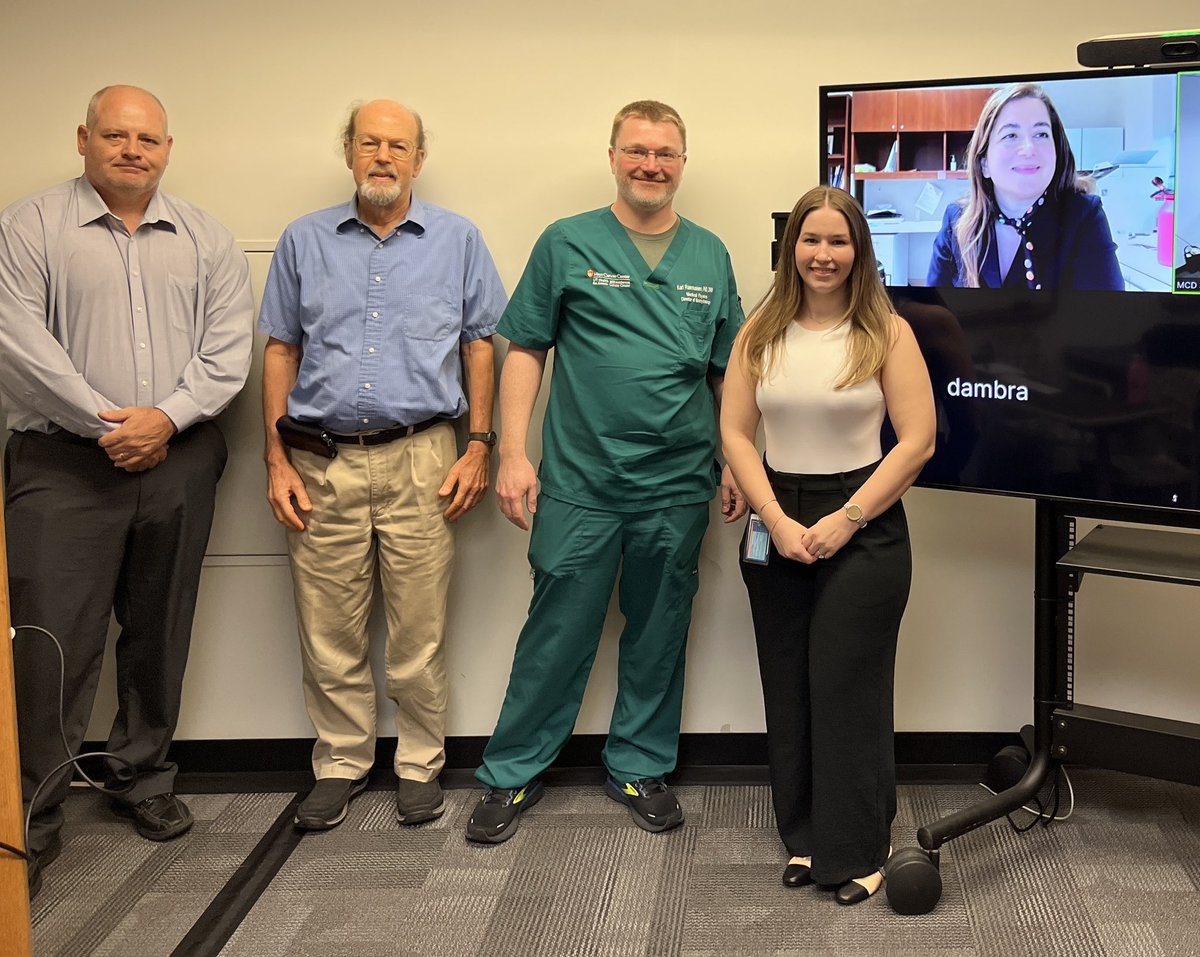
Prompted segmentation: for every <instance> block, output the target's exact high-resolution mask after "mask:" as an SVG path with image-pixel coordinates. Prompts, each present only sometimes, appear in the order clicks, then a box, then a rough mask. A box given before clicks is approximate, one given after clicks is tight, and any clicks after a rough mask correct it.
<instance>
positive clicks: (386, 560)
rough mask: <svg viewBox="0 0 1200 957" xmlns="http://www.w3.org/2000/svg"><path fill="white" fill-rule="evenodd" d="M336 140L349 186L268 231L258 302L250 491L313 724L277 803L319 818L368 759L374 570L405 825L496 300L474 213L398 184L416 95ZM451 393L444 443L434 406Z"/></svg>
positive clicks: (424, 751) (479, 448)
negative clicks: (290, 791)
mask: <svg viewBox="0 0 1200 957" xmlns="http://www.w3.org/2000/svg"><path fill="white" fill-rule="evenodd" d="M343 142H344V147H345V155H346V165H347V166H348V167H349V168H350V170H351V172H352V173H353V174H354V182H355V184H356V186H357V191H356V195H355V197H354V199H353V200H351V201H350V202H348V203H346V204H344V205H341V206H335V207H332V208H331V209H326V210H322V211H320V212H317V213H313V214H311V215H309V216H305V217H304V218H303V219H300V220H298V221H296V222H295V223H293V224H292V225H291V226H289V227H288V228H287V230H285V232H284V234H283V236H282V237H281V239H280V241H279V245H278V247H277V248H276V250H275V258H274V260H273V261H272V263H271V272H270V275H269V277H268V279H267V289H266V294H265V296H264V298H263V305H262V311H261V315H260V320H259V326H260V328H261V329H262V331H263V332H265V333H266V334H267V335H268V336H269V337H270V338H269V340H268V342H267V346H266V352H265V354H264V365H263V410H264V413H265V418H266V434H267V445H266V460H267V473H268V491H267V497H268V499H269V500H270V503H271V508H272V510H273V511H274V513H275V517H276V519H278V520H279V522H280V523H281V524H283V525H284V527H285V528H287V530H288V549H289V554H290V558H291V564H292V580H293V585H294V588H295V595H296V615H297V620H298V623H299V629H300V643H301V652H302V657H303V665H304V695H305V701H306V703H307V706H308V713H309V717H310V718H311V719H312V722H313V724H314V725H315V727H316V731H317V744H316V747H315V748H314V751H313V772H314V774H315V775H316V778H317V783H316V786H315V787H314V788H313V790H312V792H311V793H310V794H309V795H308V797H307V798H306V799H305V800H304V802H303V803H301V805H300V807H299V809H298V810H297V813H296V819H295V823H296V826H297V827H298V828H301V829H304V830H323V829H326V828H330V827H334V826H335V825H337V824H339V823H340V822H341V821H342V819H343V818H344V817H345V816H346V811H347V808H348V805H349V802H350V799H351V798H353V797H354V796H355V795H356V794H358V793H360V792H361V791H362V790H363V789H364V788H365V787H366V783H367V772H368V771H370V769H371V766H372V764H373V762H374V758H375V726H376V716H375V687H374V681H373V678H372V675H371V667H370V663H369V661H368V658H367V646H368V639H367V618H368V615H369V613H370V610H371V599H372V592H373V587H374V585H373V582H374V576H375V572H376V570H377V569H378V572H379V576H380V583H381V585H382V588H383V600H384V607H385V610H386V613H387V622H388V642H387V653H386V660H387V683H386V687H387V693H388V696H389V697H390V698H391V699H392V700H393V701H394V702H395V703H396V708H397V712H396V731H397V735H398V738H399V743H398V746H397V750H396V756H395V770H396V776H397V777H398V778H399V788H398V791H397V797H396V810H397V817H398V818H399V820H400V821H401V822H402V823H404V824H416V823H419V822H421V821H428V820H431V819H432V818H435V817H437V816H438V815H440V814H441V813H442V811H443V808H444V802H443V799H442V791H441V787H440V786H439V784H438V781H437V778H438V774H439V773H440V772H441V769H442V765H443V763H444V762H445V751H444V739H445V714H446V683H447V682H446V669H445V663H444V659H443V654H442V640H443V636H444V633H445V608H446V595H447V589H448V585H449V579H450V567H451V562H452V559H453V552H454V540H453V537H452V533H451V532H452V530H451V524H452V523H453V522H455V521H457V520H458V519H459V518H461V517H462V516H463V515H465V514H466V513H467V512H468V511H470V510H471V509H472V508H474V507H475V505H477V504H478V503H479V502H480V501H481V500H482V498H483V496H484V494H485V492H486V489H487V484H488V475H489V464H490V456H491V449H492V446H493V444H494V443H495V433H493V432H492V407H493V395H494V371H493V356H492V333H493V332H494V331H495V328H496V324H497V323H498V322H499V319H500V315H501V314H502V313H503V311H504V307H505V305H506V304H507V297H506V296H505V294H504V289H503V287H502V286H501V284H500V278H499V276H498V275H497V273H496V267H495V265H494V264H493V263H492V258H491V255H490V254H489V253H488V250H487V247H486V245H485V244H484V241H483V236H482V235H481V234H480V232H479V230H478V229H477V228H476V227H475V226H474V225H473V224H471V223H470V222H468V221H467V220H466V219H463V218H462V217H461V216H458V215H456V214H454V213H452V212H449V211H448V210H445V209H441V208H439V207H437V206H433V205H430V204H428V203H422V202H420V201H419V200H418V199H417V198H416V197H415V196H414V195H413V192H412V182H413V180H414V179H416V178H417V177H418V176H419V175H420V173H421V168H422V166H423V164H424V162H425V133H424V127H423V125H422V123H421V119H420V117H419V116H418V115H417V114H416V113H414V112H412V111H411V110H409V109H407V108H406V107H404V106H402V105H400V104H399V103H395V102H392V101H389V100H376V101H373V102H371V103H367V104H365V105H363V106H360V107H358V108H357V109H355V110H354V111H353V112H352V113H351V115H350V120H349V122H348V124H347V126H346V130H345V133H344V137H343ZM464 372H465V383H464V381H463V379H464V376H463V373H464ZM464 385H465V390H464ZM468 399H469V401H468ZM468 411H469V416H470V432H469V438H468V442H467V448H466V452H465V453H464V454H463V455H462V456H461V457H459V455H458V452H457V447H456V444H455V435H454V430H453V428H452V427H451V421H452V420H453V419H456V418H458V417H459V416H461V415H463V414H464V413H466V412H468ZM285 415H287V416H289V417H290V419H288V420H287V421H289V422H298V423H299V424H300V428H302V429H304V428H307V429H308V430H309V431H310V432H312V433H313V434H314V435H317V436H319V438H317V439H314V440H313V441H312V442H308V443H305V442H303V441H301V442H299V443H297V440H296V439H295V436H294V434H293V433H290V432H289V430H288V429H287V427H286V423H285V428H284V435H283V436H281V434H280V429H279V427H278V423H279V420H280V419H281V418H282V417H283V416H285ZM288 443H291V445H290V447H289V444H288ZM313 449H316V450H317V451H313Z"/></svg>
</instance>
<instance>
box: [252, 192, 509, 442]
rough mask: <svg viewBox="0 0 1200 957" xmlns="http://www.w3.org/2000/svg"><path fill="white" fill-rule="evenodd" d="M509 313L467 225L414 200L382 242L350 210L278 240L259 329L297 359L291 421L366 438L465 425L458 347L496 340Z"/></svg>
mask: <svg viewBox="0 0 1200 957" xmlns="http://www.w3.org/2000/svg"><path fill="white" fill-rule="evenodd" d="M507 304H508V297H507V296H506V295H505V292H504V287H503V285H502V284H501V282H500V276H499V274H498V273H497V272H496V266H495V264H494V263H493V262H492V257H491V253H489V252H488V249H487V246H486V244H485V243H484V241H483V235H482V234H481V233H480V232H479V230H478V229H477V228H476V227H475V225H474V224H473V223H471V222H470V221H469V220H467V219H464V218H463V217H462V216H459V215H457V214H456V213H452V212H450V211H449V210H446V209H442V208H441V207H438V206H434V205H432V204H429V203H421V202H420V201H419V200H417V198H416V197H415V196H414V197H413V200H412V206H411V207H410V208H409V211H408V217H407V218H406V219H405V220H404V222H402V223H401V224H400V225H399V226H398V227H396V229H395V230H394V231H393V232H392V233H391V234H390V235H389V236H387V237H386V238H385V239H383V240H380V239H379V237H378V236H376V235H375V234H374V233H373V232H372V231H371V230H370V228H368V227H367V226H366V225H365V224H364V223H362V222H360V221H359V219H358V215H357V209H356V207H355V203H354V201H353V200H351V201H350V202H349V203H344V204H342V205H340V206H334V207H331V208H329V209H324V210H321V211H320V212H317V213H312V214H310V215H308V216H305V217H304V218H302V219H299V220H297V221H296V222H294V223H292V224H291V225H290V226H289V227H288V228H287V229H286V230H285V231H284V234H283V236H282V237H281V238H280V240H279V245H278V246H277V247H276V249H275V257H274V259H273V260H272V262H271V271H270V274H269V275H268V277H267V288H266V293H265V294H264V296H263V303H262V309H261V311H260V313H259V329H261V330H262V331H263V332H265V333H266V334H267V335H269V336H272V337H273V338H275V339H279V340H282V341H283V342H288V343H293V344H296V343H298V344H300V345H301V346H302V348H303V350H304V354H303V358H302V360H301V363H300V370H299V374H298V375H297V378H296V386H295V388H294V389H293V390H292V393H291V395H290V396H289V397H288V413H289V414H290V415H292V416H295V417H296V418H299V419H306V420H309V421H314V422H320V423H322V424H323V425H324V426H325V427H326V428H329V429H333V430H334V431H338V432H364V431H371V430H374V429H381V428H386V427H388V426H392V425H415V424H416V423H418V422H423V421H425V420H426V419H431V418H434V417H435V416H445V417H447V418H456V417H457V416H460V415H462V414H463V413H464V412H465V411H466V410H467V399H466V396H465V394H464V392H463V385H462V363H461V359H460V354H459V347H460V345H461V344H462V343H465V342H472V341H474V340H476V339H482V338H485V337H487V336H490V335H492V333H493V332H495V331H496V324H497V323H498V322H499V321H500V316H501V315H502V314H503V312H504V308H505V306H506V305H507Z"/></svg>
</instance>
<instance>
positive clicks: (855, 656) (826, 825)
mask: <svg viewBox="0 0 1200 957" xmlns="http://www.w3.org/2000/svg"><path fill="white" fill-rule="evenodd" d="M874 469H875V466H874V465H870V466H866V467H864V468H861V469H856V470H855V471H853V472H846V473H844V474H836V475H792V474H786V473H782V472H775V471H773V470H772V469H770V468H768V469H767V475H768V477H769V478H770V480H771V487H772V489H773V490H774V494H775V497H776V499H777V500H778V501H779V504H780V506H782V508H783V510H784V512H786V513H787V514H788V515H789V516H790V517H792V518H794V519H796V520H798V521H799V522H801V523H802V524H805V525H811V524H814V523H815V522H816V521H817V520H818V519H820V518H822V517H823V516H825V515H828V514H829V513H831V512H834V511H836V510H838V509H840V508H841V506H842V505H843V504H844V503H845V502H847V501H850V500H852V498H853V496H854V493H855V492H856V491H857V490H858V488H859V487H860V486H861V485H862V484H863V483H864V482H865V481H866V480H867V479H868V478H869V477H870V475H871V473H872V472H873V471H874ZM743 541H744V539H743ZM741 566H742V578H743V579H744V580H745V582H746V589H747V591H748V592H749V595H750V608H751V612H752V614H753V618H754V632H755V636H756V639H757V642H758V661H759V669H760V672H761V676H762V686H763V697H764V699H765V703H766V716H767V749H768V758H769V761H770V766H771V790H772V797H773V800H774V804H775V817H776V821H777V824H778V827H779V834H780V836H781V837H782V838H783V843H784V845H785V846H786V847H787V850H788V853H789V854H791V855H792V856H795V857H811V858H812V876H813V880H815V881H817V882H818V883H821V884H841V883H844V882H845V881H847V880H850V879H851V878H854V877H863V876H865V875H867V874H870V873H872V872H873V871H875V870H877V869H878V868H879V867H881V866H882V865H883V863H884V862H885V861H886V860H887V854H888V844H889V835H890V832H891V824H892V819H893V818H894V817H895V816H896V767H895V750H894V746H893V721H892V692H893V683H894V674H895V665H896V636H897V633H898V631H899V628H900V618H901V616H902V615H903V613H904V606H905V604H906V603H907V601H908V591H909V584H910V579H911V573H912V560H911V555H910V553H909V546H908V525H907V523H906V522H905V518H904V510H903V508H902V507H901V505H900V503H899V502H897V503H896V504H895V505H893V506H892V507H891V508H890V509H888V510H887V511H886V512H884V513H883V514H882V515H880V516H878V517H877V518H875V519H874V520H872V521H871V522H870V523H869V524H868V525H867V527H866V528H864V529H861V530H859V531H858V532H856V533H855V534H854V537H853V538H851V539H850V541H849V542H848V543H847V544H846V545H845V546H844V547H843V548H842V549H841V551H839V552H837V553H836V554H834V555H833V556H832V557H831V558H829V559H828V560H825V561H817V562H814V563H813V564H811V565H805V564H803V563H802V562H795V561H790V560H789V559H786V558H784V557H782V556H781V555H780V554H779V553H778V552H777V551H776V550H775V548H774V546H773V545H772V547H771V550H770V557H769V559H768V562H767V564H766V565H753V564H750V563H748V562H745V561H742V562H741Z"/></svg>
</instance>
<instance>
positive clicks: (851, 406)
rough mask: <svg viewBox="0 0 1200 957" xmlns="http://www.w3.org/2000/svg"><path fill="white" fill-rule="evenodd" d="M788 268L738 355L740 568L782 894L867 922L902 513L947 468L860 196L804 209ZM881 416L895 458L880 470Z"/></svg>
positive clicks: (880, 822) (815, 201)
mask: <svg viewBox="0 0 1200 957" xmlns="http://www.w3.org/2000/svg"><path fill="white" fill-rule="evenodd" d="M780 250H781V251H782V253H781V255H780V258H779V267H778V269H777V271H776V273H775V282H774V285H773V286H772V288H771V291H770V292H769V293H768V294H767V296H766V297H765V298H764V299H763V301H762V302H760V303H759V304H758V306H757V307H756V308H755V309H754V311H753V313H752V314H751V316H750V319H749V321H747V323H746V324H745V326H744V327H743V328H742V330H741V332H740V333H739V334H738V338H737V341H736V344H735V345H734V349H733V355H732V356H731V358H730V362H729V369H728V371H727V374H726V376H725V385H724V392H723V399H722V403H721V441H722V445H723V447H724V450H725V456H726V459H727V461H728V462H729V467H730V468H731V469H732V470H733V473H734V475H735V476H736V478H737V482H738V485H739V487H740V488H741V490H742V492H743V494H745V496H746V498H747V500H748V501H749V502H750V503H751V504H752V505H753V506H754V508H755V515H754V516H753V517H752V518H751V520H750V522H749V526H748V529H747V531H748V534H747V536H746V538H745V539H744V541H743V545H742V548H743V553H742V554H743V560H742V562H741V567H742V578H743V579H744V580H745V583H746V591H747V593H748V595H749V598H750V610H751V615H752V618H753V621H754V634H755V640H756V642H757V644H758V661H759V671H760V673H761V677H762V686H763V698H764V701H765V703H766V716H767V748H768V758H769V762H770V773H771V791H772V800H773V802H774V805H775V819H776V823H777V826H778V828H779V834H780V837H781V838H782V840H783V844H784V846H785V847H786V848H787V851H788V853H789V854H790V855H791V860H790V861H789V862H788V864H787V866H786V868H785V869H784V872H783V883H784V884H785V885H787V886H788V887H799V886H801V885H803V884H810V883H816V884H822V885H826V886H830V887H835V888H837V893H836V895H835V896H836V898H837V901H838V903H841V904H857V903H859V902H860V901H864V900H866V899H867V898H868V897H870V896H871V895H872V894H874V893H875V892H876V891H877V890H878V889H879V886H880V884H881V883H882V881H883V874H882V871H881V868H882V867H883V865H884V862H885V861H886V860H887V857H888V848H889V836H890V830H891V824H892V819H893V818H894V817H895V813H896V777H895V773H896V772H895V755H894V750H893V744H894V742H893V730H892V720H893V719H892V689H893V674H894V671H895V664H896V638H897V634H898V632H899V629H900V618H901V616H902V615H903V613H904V606H905V603H906V602H907V600H908V591H909V582H910V578H911V571H912V561H911V556H910V554H909V545H908V526H907V524H906V523H905V519H904V509H903V507H902V506H901V504H900V496H901V495H902V494H903V493H904V492H905V491H906V490H907V489H908V487H909V486H910V485H912V482H913V480H914V479H915V478H916V476H917V473H918V472H920V471H921V467H922V466H923V465H924V464H925V462H926V461H927V460H928V459H929V456H930V455H931V454H932V452H933V446H934V432H935V417H934V406H933V393H932V390H931V388H930V385H929V374H928V372H927V371H926V369H925V362H924V360H923V359H922V357H921V351H920V349H919V348H918V346H917V340H916V337H915V336H914V335H913V332H912V330H911V329H910V328H909V326H908V324H907V323H906V322H905V321H904V320H903V319H901V318H900V317H899V316H897V315H895V313H894V312H893V311H892V307H891V303H890V302H889V301H888V297H887V293H886V292H885V291H884V288H883V283H882V282H881V281H880V278H879V273H878V270H877V269H876V263H875V253H874V251H873V249H872V247H871V233H870V230H869V229H868V227H867V220H866V217H865V216H864V215H863V212H862V210H861V209H860V208H859V207H858V205H857V204H856V203H855V201H854V200H853V199H852V198H851V197H850V195H849V194H848V193H846V192H844V191H843V190H840V189H830V188H829V187H817V188H816V189H814V190H810V191H809V192H808V193H805V195H804V196H802V197H801V198H800V201H799V202H798V203H797V204H796V207H795V208H794V209H793V210H792V213H791V216H790V217H789V218H788V222H787V226H786V228H785V230H784V233H783V239H782V240H781V242H780ZM885 414H886V415H887V416H888V418H890V419H891V422H892V425H893V427H894V428H895V432H896V437H897V440H898V441H897V442H896V445H895V446H894V447H893V448H892V449H891V450H890V451H889V452H888V453H887V455H882V449H881V444H880V437H879V430H880V426H881V424H882V423H883V419H884V415H885ZM760 419H761V420H762V422H763V425H764V427H765V428H764V431H765V436H766V450H767V451H766V457H765V460H764V458H762V457H760V455H759V452H758V448H757V446H756V444H755V437H756V435H757V432H758V425H759V421H760ZM768 539H769V542H768Z"/></svg>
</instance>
